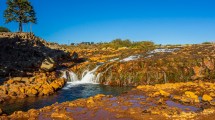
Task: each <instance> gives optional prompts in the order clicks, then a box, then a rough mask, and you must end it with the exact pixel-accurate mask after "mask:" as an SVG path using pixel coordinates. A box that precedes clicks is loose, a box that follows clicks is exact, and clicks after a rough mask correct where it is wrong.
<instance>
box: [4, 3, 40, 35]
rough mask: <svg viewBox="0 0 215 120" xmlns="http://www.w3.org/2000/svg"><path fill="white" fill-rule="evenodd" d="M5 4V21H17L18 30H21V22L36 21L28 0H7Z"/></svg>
mask: <svg viewBox="0 0 215 120" xmlns="http://www.w3.org/2000/svg"><path fill="white" fill-rule="evenodd" d="M7 5H8V7H7V9H6V10H5V11H4V17H5V22H6V23H9V22H12V21H15V22H18V23H19V32H22V24H23V23H29V22H31V23H36V21H37V19H36V13H35V11H34V9H33V6H31V3H30V2H29V1H28V0H7Z"/></svg>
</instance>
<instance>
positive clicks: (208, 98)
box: [202, 94, 213, 102]
mask: <svg viewBox="0 0 215 120" xmlns="http://www.w3.org/2000/svg"><path fill="white" fill-rule="evenodd" d="M202 100H203V101H207V102H210V101H211V100H213V98H212V97H211V96H209V95H207V94H204V95H203V96H202Z"/></svg>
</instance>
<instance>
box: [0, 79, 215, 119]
mask: <svg viewBox="0 0 215 120" xmlns="http://www.w3.org/2000/svg"><path fill="white" fill-rule="evenodd" d="M214 92H215V84H214V83H209V82H203V81H196V82H188V83H169V84H157V85H154V86H152V85H142V86H138V87H137V88H135V89H133V90H131V91H130V92H128V93H124V94H122V95H120V96H118V97H112V96H105V95H102V94H98V95H96V96H94V97H90V98H87V99H78V100H75V101H68V102H64V103H61V104H58V103H55V104H53V105H51V106H47V107H44V108H42V109H39V110H35V109H31V110H29V111H27V112H21V111H17V112H15V113H13V114H12V115H10V116H6V115H3V116H1V117H0V118H1V119H40V120H42V119H71V120H73V119H74V120H78V119H113V120H114V119H116V120H118V119H123V120H124V119H126V120H127V119H128V120H131V119H136V120H140V119H156V120H157V119H160V120H163V119H167V120H168V119H180V120H181V119H195V120H204V119H207V120H213V119H214V115H215V104H214V102H215V96H214Z"/></svg>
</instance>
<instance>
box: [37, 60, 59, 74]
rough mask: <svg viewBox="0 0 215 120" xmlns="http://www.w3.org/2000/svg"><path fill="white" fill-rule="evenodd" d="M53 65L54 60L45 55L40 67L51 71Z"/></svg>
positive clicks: (54, 65)
mask: <svg viewBox="0 0 215 120" xmlns="http://www.w3.org/2000/svg"><path fill="white" fill-rule="evenodd" d="M55 67H56V63H55V61H54V60H53V59H52V58H50V57H47V58H46V59H44V60H43V62H42V65H41V66H40V69H41V70H42V71H45V72H50V71H53V70H54V69H55Z"/></svg>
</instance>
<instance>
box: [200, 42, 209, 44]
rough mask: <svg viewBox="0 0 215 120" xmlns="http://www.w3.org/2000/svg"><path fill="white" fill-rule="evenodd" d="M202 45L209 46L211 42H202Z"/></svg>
mask: <svg viewBox="0 0 215 120" xmlns="http://www.w3.org/2000/svg"><path fill="white" fill-rule="evenodd" d="M202 44H211V42H203V43H202Z"/></svg>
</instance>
